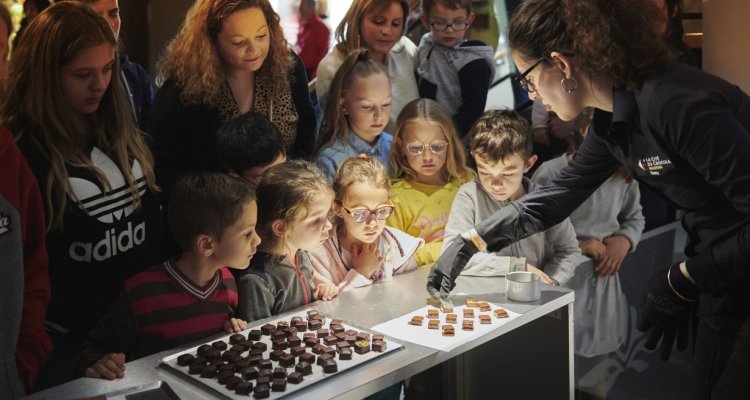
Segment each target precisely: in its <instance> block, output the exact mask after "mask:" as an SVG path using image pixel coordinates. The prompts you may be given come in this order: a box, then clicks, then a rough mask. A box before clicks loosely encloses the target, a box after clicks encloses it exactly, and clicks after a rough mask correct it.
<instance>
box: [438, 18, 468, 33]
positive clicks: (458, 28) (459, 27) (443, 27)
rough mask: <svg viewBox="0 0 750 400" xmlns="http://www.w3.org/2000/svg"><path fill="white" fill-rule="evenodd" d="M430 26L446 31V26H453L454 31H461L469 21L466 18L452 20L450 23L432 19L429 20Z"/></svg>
mask: <svg viewBox="0 0 750 400" xmlns="http://www.w3.org/2000/svg"><path fill="white" fill-rule="evenodd" d="M430 26H431V27H432V29H434V30H436V31H447V30H448V27H451V28H453V30H454V31H462V30H464V29H466V28H468V27H469V22H468V21H467V20H465V19H464V20H460V21H453V22H451V23H448V22H445V21H443V20H440V19H438V20H434V21H430Z"/></svg>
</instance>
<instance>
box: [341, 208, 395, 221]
mask: <svg viewBox="0 0 750 400" xmlns="http://www.w3.org/2000/svg"><path fill="white" fill-rule="evenodd" d="M341 208H342V209H343V210H344V211H346V213H347V214H349V216H350V217H352V220H353V221H354V222H355V223H357V224H361V223H363V222H366V221H367V220H369V219H370V217H371V216H373V215H374V216H375V219H377V220H380V221H385V220H386V219H388V217H390V216H391V214H393V210H394V209H396V207H395V206H394V205H392V204H384V205H382V206H378V207H377V208H375V209H374V210H370V209H369V208H358V209H356V210H350V209H348V208H346V207H344V205H343V204H342V205H341ZM359 213H362V214H359Z"/></svg>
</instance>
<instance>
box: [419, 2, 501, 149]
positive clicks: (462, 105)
mask: <svg viewBox="0 0 750 400" xmlns="http://www.w3.org/2000/svg"><path fill="white" fill-rule="evenodd" d="M472 22H474V13H473V12H471V1H470V0H450V1H446V0H422V23H423V24H424V25H425V26H426V27H427V28H428V29H430V32H428V33H426V34H425V35H424V36H423V37H422V40H421V41H420V42H419V48H418V49H417V76H418V78H417V86H418V88H419V96H420V97H426V98H428V99H432V100H435V101H437V102H438V103H440V104H441V105H443V106H445V108H446V109H447V110H448V111H449V112H450V114H451V115H452V116H453V123H454V124H455V125H456V130H457V131H458V134H459V136H461V137H462V138H463V137H464V136H466V133H467V132H468V131H469V129H470V128H471V125H472V124H473V123H474V121H476V120H477V118H479V116H480V115H481V114H482V112H483V111H484V107H485V105H486V103H487V92H488V91H489V89H490V83H491V82H492V79H493V78H494V77H495V58H494V50H493V49H492V47H490V46H487V45H486V44H484V43H483V42H480V41H478V40H465V39H464V35H465V34H466V30H467V29H468V28H469V26H471V23H472Z"/></svg>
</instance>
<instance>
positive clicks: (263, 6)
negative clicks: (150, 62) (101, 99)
mask: <svg viewBox="0 0 750 400" xmlns="http://www.w3.org/2000/svg"><path fill="white" fill-rule="evenodd" d="M254 7H257V8H260V10H261V11H262V12H263V16H264V17H265V19H266V23H267V24H268V29H269V35H270V41H271V43H270V48H269V51H268V57H267V58H266V60H265V61H264V62H263V65H262V66H261V67H260V69H259V70H258V71H257V72H256V77H257V78H259V79H264V80H267V81H268V82H271V85H272V87H273V89H274V90H288V85H289V84H288V80H289V74H288V73H289V71H290V70H291V69H292V68H293V64H294V59H293V57H292V54H291V50H290V48H289V43H287V41H286V39H285V38H284V32H283V30H282V28H281V23H280V22H279V21H280V19H279V15H278V14H276V12H275V11H274V10H273V8H272V7H271V4H270V3H269V2H268V0H199V1H198V2H196V3H195V4H194V5H193V6H192V7H191V8H190V10H189V11H188V13H187V16H186V17H185V22H183V24H182V27H181V28H180V31H179V32H178V33H177V36H175V38H174V39H172V41H170V42H169V44H168V45H167V50H166V53H165V54H164V56H163V57H162V59H161V61H160V62H159V81H160V82H163V81H164V80H166V79H175V80H176V81H177V83H178V84H179V85H180V86H181V87H182V98H181V100H182V101H184V102H186V103H188V104H201V103H208V104H216V102H217V101H218V96H219V93H220V91H221V87H222V86H223V84H224V81H225V80H226V78H225V75H224V72H223V70H222V60H221V55H220V54H219V51H218V49H217V48H216V39H217V37H218V35H219V33H220V32H221V30H222V28H223V26H224V21H225V20H226V19H227V18H229V16H230V15H232V14H234V13H235V12H237V11H241V10H246V9H248V8H254Z"/></svg>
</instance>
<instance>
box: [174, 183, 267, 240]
mask: <svg viewBox="0 0 750 400" xmlns="http://www.w3.org/2000/svg"><path fill="white" fill-rule="evenodd" d="M252 200H255V191H254V190H253V188H252V187H250V185H248V184H246V183H244V182H242V181H240V180H239V179H236V178H233V177H231V176H229V175H226V174H222V173H219V172H197V173H191V174H189V175H187V176H185V177H183V178H182V179H180V180H179V181H178V182H177V184H176V185H175V186H174V189H172V193H171V194H170V200H169V207H168V208H167V221H168V222H169V227H170V228H171V229H172V234H173V235H174V238H175V240H176V241H177V244H178V245H179V246H180V248H181V249H182V250H183V251H188V250H191V249H192V246H193V243H192V242H193V240H194V239H195V238H196V237H197V236H198V235H209V236H211V237H213V238H215V239H216V240H221V236H222V234H223V233H224V230H225V229H227V228H228V227H230V226H232V225H233V224H234V223H235V222H236V221H237V219H238V218H240V216H241V215H242V210H243V207H244V206H245V205H246V204H247V203H248V202H249V201H252Z"/></svg>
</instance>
